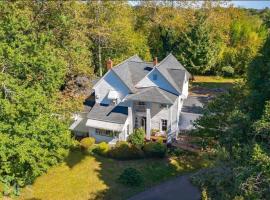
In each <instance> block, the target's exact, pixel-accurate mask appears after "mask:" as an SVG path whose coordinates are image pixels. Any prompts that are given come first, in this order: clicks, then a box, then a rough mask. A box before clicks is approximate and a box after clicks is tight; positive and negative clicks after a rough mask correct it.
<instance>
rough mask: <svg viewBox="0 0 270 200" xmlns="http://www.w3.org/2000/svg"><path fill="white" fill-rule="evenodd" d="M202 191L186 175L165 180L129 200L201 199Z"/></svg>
mask: <svg viewBox="0 0 270 200" xmlns="http://www.w3.org/2000/svg"><path fill="white" fill-rule="evenodd" d="M199 199H200V191H199V189H198V188H196V187H194V186H193V185H192V184H191V183H190V181H189V176H188V175H184V176H180V177H177V178H175V179H172V180H170V181H167V182H164V183H162V184H160V185H157V186H155V187H153V188H150V189H148V190H146V191H144V192H142V193H139V194H137V195H136V196H134V197H131V198H130V199H129V200H199Z"/></svg>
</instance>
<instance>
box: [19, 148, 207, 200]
mask: <svg viewBox="0 0 270 200" xmlns="http://www.w3.org/2000/svg"><path fill="white" fill-rule="evenodd" d="M210 163H211V161H210V160H208V159H205V157H204V156H200V155H190V154H182V155H181V156H178V157H170V158H166V159H141V160H131V161H117V160H113V159H109V158H104V157H99V156H95V155H90V154H89V155H85V154H83V153H82V152H80V151H78V150H76V151H73V152H71V153H70V155H69V156H68V158H67V159H66V161H65V162H64V163H62V164H60V165H58V166H56V167H53V168H51V169H50V170H49V171H48V172H47V173H46V174H44V175H42V176H40V177H39V178H37V179H36V181H35V182H34V184H33V185H32V186H28V187H25V188H24V189H23V190H22V194H21V196H20V198H19V199H23V200H92V199H110V200H120V199H127V198H128V197H130V196H132V195H134V194H136V193H138V192H140V191H143V190H145V189H147V188H149V187H151V186H154V185H156V184H157V183H160V182H162V181H165V180H167V179H169V178H171V177H174V176H177V175H180V174H183V173H187V172H191V171H194V170H197V169H199V168H203V167H207V166H209V165H210ZM127 167H134V168H136V169H138V170H139V171H140V172H141V173H142V175H143V177H144V183H143V184H142V185H141V186H139V187H128V186H126V185H122V184H120V183H118V181H117V179H118V177H119V175H120V174H121V173H122V171H123V170H124V169H125V168H127Z"/></svg>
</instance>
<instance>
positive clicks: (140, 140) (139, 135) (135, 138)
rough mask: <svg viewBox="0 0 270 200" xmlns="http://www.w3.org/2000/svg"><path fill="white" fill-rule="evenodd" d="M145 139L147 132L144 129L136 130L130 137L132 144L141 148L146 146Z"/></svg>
mask: <svg viewBox="0 0 270 200" xmlns="http://www.w3.org/2000/svg"><path fill="white" fill-rule="evenodd" d="M144 137H145V131H144V129H142V128H140V129H136V130H135V131H134V133H132V134H131V135H130V136H129V137H128V141H129V142H130V143H131V144H133V145H135V146H138V147H140V146H142V145H143V144H144Z"/></svg>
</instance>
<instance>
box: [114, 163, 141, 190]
mask: <svg viewBox="0 0 270 200" xmlns="http://www.w3.org/2000/svg"><path fill="white" fill-rule="evenodd" d="M118 180H119V182H120V183H122V184H125V185H128V186H140V185H141V184H142V183H143V177H142V174H141V172H140V171H138V170H137V169H134V168H132V167H130V168H126V169H125V170H124V171H123V173H122V174H121V175H120V176H119V178H118Z"/></svg>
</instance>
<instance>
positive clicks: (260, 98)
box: [247, 37, 270, 119]
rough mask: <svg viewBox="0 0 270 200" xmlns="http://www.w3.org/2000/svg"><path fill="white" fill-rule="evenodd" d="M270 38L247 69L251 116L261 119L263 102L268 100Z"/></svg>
mask: <svg viewBox="0 0 270 200" xmlns="http://www.w3.org/2000/svg"><path fill="white" fill-rule="evenodd" d="M269 54H270V38H269V37H268V39H267V41H266V42H265V45H264V46H263V48H262V50H261V51H260V53H259V55H258V56H257V57H256V58H255V59H254V60H253V61H252V63H251V65H250V66H249V68H248V77H247V83H248V86H249V88H250V104H251V110H250V113H251V116H252V118H254V119H258V118H260V117H261V115H262V113H263V110H264V106H265V102H266V101H267V100H269V99H270V88H269V84H270V58H269Z"/></svg>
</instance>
